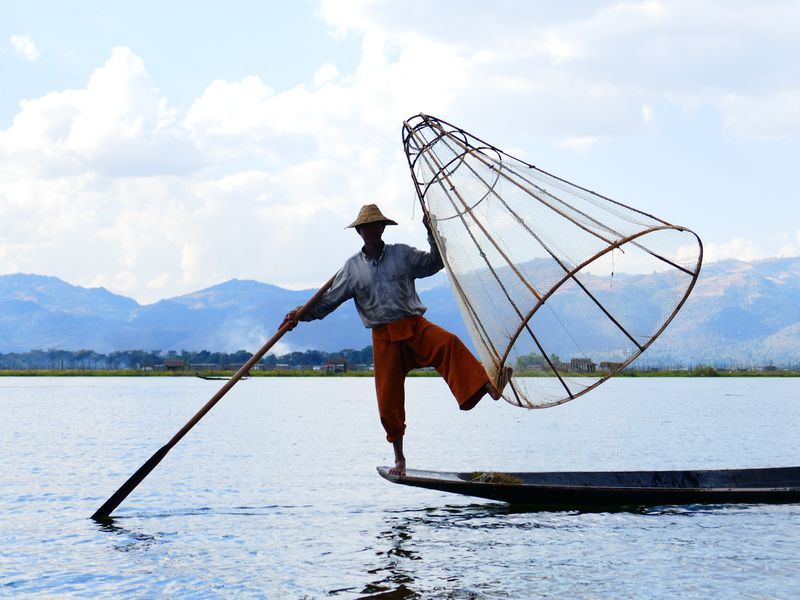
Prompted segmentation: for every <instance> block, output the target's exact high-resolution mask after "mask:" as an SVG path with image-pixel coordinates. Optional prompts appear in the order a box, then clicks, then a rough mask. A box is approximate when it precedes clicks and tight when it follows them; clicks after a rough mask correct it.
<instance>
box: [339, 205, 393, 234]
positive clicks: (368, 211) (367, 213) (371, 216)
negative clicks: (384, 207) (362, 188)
mask: <svg viewBox="0 0 800 600" xmlns="http://www.w3.org/2000/svg"><path fill="white" fill-rule="evenodd" d="M367 223H386V224H387V225H397V223H395V222H394V221H392V220H391V219H388V218H386V217H385V216H384V214H383V213H382V212H381V209H380V208H378V205H377V204H365V205H364V206H362V207H361V210H359V211H358V217H356V220H355V221H353V222H352V223H350V225H348V226H347V227H345V229H348V228H349V227H358V226H359V225H366V224H367Z"/></svg>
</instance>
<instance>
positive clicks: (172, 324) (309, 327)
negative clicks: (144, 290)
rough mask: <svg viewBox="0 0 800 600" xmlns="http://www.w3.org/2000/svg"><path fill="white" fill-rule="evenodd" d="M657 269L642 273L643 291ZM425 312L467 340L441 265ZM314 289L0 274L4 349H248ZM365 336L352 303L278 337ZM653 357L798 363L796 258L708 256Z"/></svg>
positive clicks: (425, 286)
mask: <svg viewBox="0 0 800 600" xmlns="http://www.w3.org/2000/svg"><path fill="white" fill-rule="evenodd" d="M662 277H663V276H661V275H659V274H652V275H647V276H638V278H637V282H636V292H637V294H638V295H640V296H641V297H642V298H646V297H647V296H648V295H652V294H656V293H657V291H658V290H659V288H660V287H662V286H663V279H662ZM418 287H419V289H420V296H421V297H422V300H423V302H424V303H425V304H426V305H427V306H428V313H427V315H426V316H428V318H430V319H431V320H432V321H434V322H435V323H437V324H439V325H441V326H442V327H445V328H446V329H450V330H451V331H453V332H454V333H456V334H457V335H459V336H460V337H462V338H463V339H465V340H466V339H467V338H468V335H467V332H466V328H465V326H464V324H463V322H462V320H461V315H460V313H459V312H458V308H457V305H456V301H455V299H454V297H453V293H452V291H451V287H450V285H449V283H448V281H447V278H446V277H445V276H444V274H442V273H440V274H437V275H435V276H434V277H432V278H429V279H425V280H421V281H420V282H419V286H418ZM313 292H314V290H300V291H297V290H287V289H283V288H280V287H277V286H274V285H270V284H268V283H261V282H257V281H242V280H236V279H234V280H230V281H226V282H224V283H220V284H218V285H215V286H212V287H209V288H206V289H203V290H200V291H197V292H193V293H190V294H186V295H183V296H177V297H175V298H169V299H165V300H161V301H159V302H156V303H154V304H148V305H142V304H139V303H137V302H136V301H135V300H133V299H131V298H127V297H125V296H120V295H117V294H113V293H111V292H109V291H108V290H106V289H104V288H84V287H79V286H75V285H71V284H69V283H66V282H64V281H62V280H60V279H58V278H56V277H49V276H42V275H28V274H12V275H2V276H0V353H9V352H25V351H28V350H33V349H60V350H80V349H89V350H94V351H96V352H104V353H107V352H113V351H115V350H134V349H141V350H161V351H169V350H176V351H180V350H210V351H220V352H233V351H236V350H242V349H245V350H249V351H251V352H253V351H255V350H256V349H258V348H259V347H261V345H262V344H263V343H264V341H265V340H267V339H268V338H269V337H270V336H272V334H273V333H274V332H275V331H276V330H277V328H278V326H279V325H280V322H281V320H282V318H283V315H284V314H285V313H286V312H287V310H289V309H290V308H293V307H295V306H298V305H300V304H302V303H303V302H305V301H306V300H307V299H308V298H309V297H310V296H311V295H312V294H313ZM370 343H371V339H370V335H369V331H368V330H366V329H365V328H364V327H363V325H362V324H361V321H360V319H359V318H358V315H357V314H356V311H355V308H354V306H353V303H352V302H347V303H345V305H343V306H342V307H340V308H339V309H338V310H337V311H335V312H334V313H332V314H331V315H329V316H328V317H327V318H326V319H324V320H323V321H315V322H311V323H303V324H301V325H300V326H299V327H297V328H296V329H295V330H294V331H292V332H290V333H288V334H287V335H286V336H284V338H283V339H282V340H281V344H280V345H279V346H277V347H276V350H279V351H290V350H304V349H308V348H313V349H317V350H324V351H328V352H334V351H338V350H341V349H344V348H363V347H364V346H368V345H369V344H370ZM645 357H647V360H648V361H650V362H652V363H654V364H655V363H659V364H665V363H666V364H681V363H684V364H687V363H688V364H698V363H702V364H728V365H741V366H754V365H766V364H770V363H772V364H775V365H778V366H781V365H797V364H800V257H792V258H771V259H765V260H759V261H752V262H744V261H738V260H727V261H722V262H717V263H712V264H708V265H705V266H704V267H703V269H702V271H701V274H700V277H699V279H698V282H697V285H696V286H695V289H694V291H693V293H692V295H691V296H690V297H689V299H688V301H687V302H686V304H685V306H684V307H683V308H682V309H681V311H680V312H679V313H678V315H677V316H676V317H675V319H674V320H673V322H672V323H671V324H670V326H669V327H668V328H667V330H666V331H665V332H664V334H663V335H662V336H661V337H660V338H659V339H658V340H657V341H656V342H655V343H654V344H653V345H652V346H651V348H650V349H649V350H648V351H647V352H646V353H645V354H644V355H643V356H642V358H641V359H640V361H641V360H644V359H645Z"/></svg>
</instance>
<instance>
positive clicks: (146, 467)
mask: <svg viewBox="0 0 800 600" xmlns="http://www.w3.org/2000/svg"><path fill="white" fill-rule="evenodd" d="M334 277H335V276H334ZM334 277H331V278H330V279H329V280H328V282H327V283H326V284H325V285H323V286H322V287H321V288H320V289H319V290H318V291H317V293H315V294H314V295H313V296H312V297H311V298H310V299H309V300H308V302H306V303H305V304H304V305H303V306H301V307H300V308H299V309H297V313H296V317H297V318H298V319H299V318H300V317H302V316H303V314H305V312H306V311H307V310H308V309H309V308H311V306H312V305H313V304H314V303H315V302H316V301H317V300H319V299H320V298H321V297H322V295H323V294H324V293H325V292H327V291H328V288H330V287H331V285H332V284H333V280H334ZM291 328H292V327H291V323H284V324H283V325H281V327H280V328H279V329H278V331H277V332H276V333H275V335H273V336H272V337H271V338H270V339H269V340H268V341H267V342H266V343H265V344H264V345H263V346H262V347H261V349H260V350H259V351H258V352H256V353H255V354H254V355H253V356H252V357H251V358H250V360H248V361H247V362H246V363H245V364H244V365H242V368H240V369H239V370H238V371H236V373H235V374H234V375H233V377H231V378H230V379H229V380H228V381H227V382H226V383H225V385H223V386H222V387H221V388H220V390H219V391H218V392H217V393H216V394H214V397H213V398H211V400H209V401H208V402H206V404H205V406H203V408H201V409H200V410H199V411H197V414H196V415H195V416H193V417H192V418H191V419H190V420H189V422H188V423H186V425H184V426H183V427H182V428H181V430H180V431H178V433H176V434H175V435H174V436H172V439H171V440H170V441H168V442H167V443H166V444H164V446H162V447H161V448H160V449H159V450H158V451H157V452H156V453H155V454H153V456H151V457H150V459H149V460H148V461H147V462H146V463H144V464H143V465H142V466H141V467H139V470H138V471H136V473H134V474H133V475H131V476H130V478H129V479H128V481H126V482H125V483H124V484H122V487H120V488H119V489H118V490H117V491H116V492H114V495H113V496H111V497H110V498H109V499H108V500H106V501H105V504H103V506H101V507H100V508H98V509H97V511H95V513H94V514H93V515H92V519H95V520H96V521H104V520H107V519H108V518H109V517H110V516H111V513H112V512H114V510H115V509H116V508H117V507H118V506H119V505H120V504H121V503H122V501H123V500H125V498H127V497H128V494H130V493H131V492H132V491H133V490H134V489H135V488H136V486H137V485H139V484H140V483H141V482H142V480H143V479H144V478H145V477H147V475H148V474H149V473H150V471H152V470H153V469H155V468H156V465H157V464H158V463H160V462H161V460H162V459H163V458H164V457H165V456H166V455H167V452H169V451H170V450H171V449H172V447H173V446H174V445H175V444H177V443H178V442H179V441H180V439H181V438H182V437H183V436H184V435H186V434H187V433H188V431H189V430H190V429H191V428H192V427H194V426H195V425H197V422H198V421H199V420H200V419H202V418H203V417H204V416H205V415H206V413H207V412H208V411H210V410H211V408H212V407H213V406H214V405H215V404H216V403H217V402H219V400H220V399H221V398H222V397H223V396H224V395H225V394H227V393H228V390H230V389H231V388H232V387H233V386H234V385H235V384H236V382H237V381H239V380H240V379H241V378H242V377H243V376H244V375H246V374H247V373H248V372H249V371H250V369H252V368H253V366H254V365H255V364H256V363H257V362H258V361H259V360H261V358H262V357H263V356H264V355H265V354H266V353H267V351H268V350H269V349H270V348H272V347H273V346H274V345H275V344H276V343H277V342H278V340H279V339H281V338H282V337H283V335H284V334H285V333H286V332H287V331H289V330H290V329H291Z"/></svg>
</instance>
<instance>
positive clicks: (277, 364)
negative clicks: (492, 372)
mask: <svg viewBox="0 0 800 600" xmlns="http://www.w3.org/2000/svg"><path fill="white" fill-rule="evenodd" d="M252 357H253V354H252V353H250V352H248V351H246V350H238V351H236V352H210V351H208V350H201V351H189V350H182V351H180V352H176V351H173V350H170V351H168V352H166V353H164V352H162V351H161V350H150V351H145V350H124V351H115V352H110V353H108V354H104V353H101V352H95V351H93V350H58V349H48V350H29V351H27V352H11V353H7V354H4V353H2V352H0V377H199V378H202V379H209V380H220V379H229V378H230V377H232V376H233V375H234V374H235V373H236V372H238V371H239V369H241V368H242V366H243V365H244V364H246V363H247V362H248V361H249V360H250V359H251V358H252ZM779 364H780V363H779ZM553 366H555V368H557V370H558V372H559V373H561V374H562V375H563V376H565V377H586V378H598V377H605V376H606V375H608V373H609V372H611V371H614V370H616V369H619V368H620V367H621V366H622V364H621V363H615V362H606V361H600V362H598V363H597V364H596V363H595V362H593V361H592V360H591V359H588V358H572V359H569V360H567V359H564V360H562V359H561V358H559V356H558V355H556V354H552V355H550V357H549V360H548V359H545V358H543V357H542V356H540V355H538V354H531V355H525V356H520V357H517V359H516V361H515V364H514V365H513V367H514V373H515V375H516V376H517V377H554V375H553V374H552V371H551V370H550V368H551V367H553ZM372 369H373V355H372V346H366V347H364V348H361V349H360V350H357V349H352V348H348V349H343V350H339V351H338V352H325V351H321V350H304V351H294V352H289V353H287V354H281V355H276V354H273V353H269V354H267V355H266V356H264V357H262V358H261V360H259V361H258V362H257V363H256V364H255V365H253V367H252V369H251V370H250V372H249V373H248V374H247V377H373V376H374V373H373V370H372ZM409 375H411V376H412V377H438V376H439V374H438V373H437V372H436V371H434V370H433V368H430V367H429V368H426V369H416V370H414V371H412V372H411V373H410V374H409ZM615 376H616V377H800V365H798V364H792V363H784V364H780V366H778V365H776V364H775V363H773V362H769V363H767V364H765V365H764V364H763V363H762V365H756V364H750V365H746V364H745V365H743V364H736V363H715V362H710V361H709V362H702V363H694V364H692V363H689V364H688V365H687V363H686V362H677V361H676V362H667V363H661V364H659V363H655V364H654V363H653V362H650V363H644V364H643V365H641V366H639V365H636V364H635V363H634V364H632V365H628V366H627V367H626V368H625V369H624V370H622V372H620V373H618V374H617V375H615Z"/></svg>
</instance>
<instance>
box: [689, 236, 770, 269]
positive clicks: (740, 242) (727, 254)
mask: <svg viewBox="0 0 800 600" xmlns="http://www.w3.org/2000/svg"><path fill="white" fill-rule="evenodd" d="M731 258H733V259H736V260H742V261H753V260H758V259H761V258H767V254H766V253H765V252H764V251H763V250H762V249H761V248H759V246H758V244H756V243H755V242H753V241H752V240H747V239H744V238H734V239H732V240H730V241H727V242H723V243H721V244H715V243H708V244H705V245H704V246H703V262H708V263H713V262H719V261H721V260H727V259H731Z"/></svg>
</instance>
